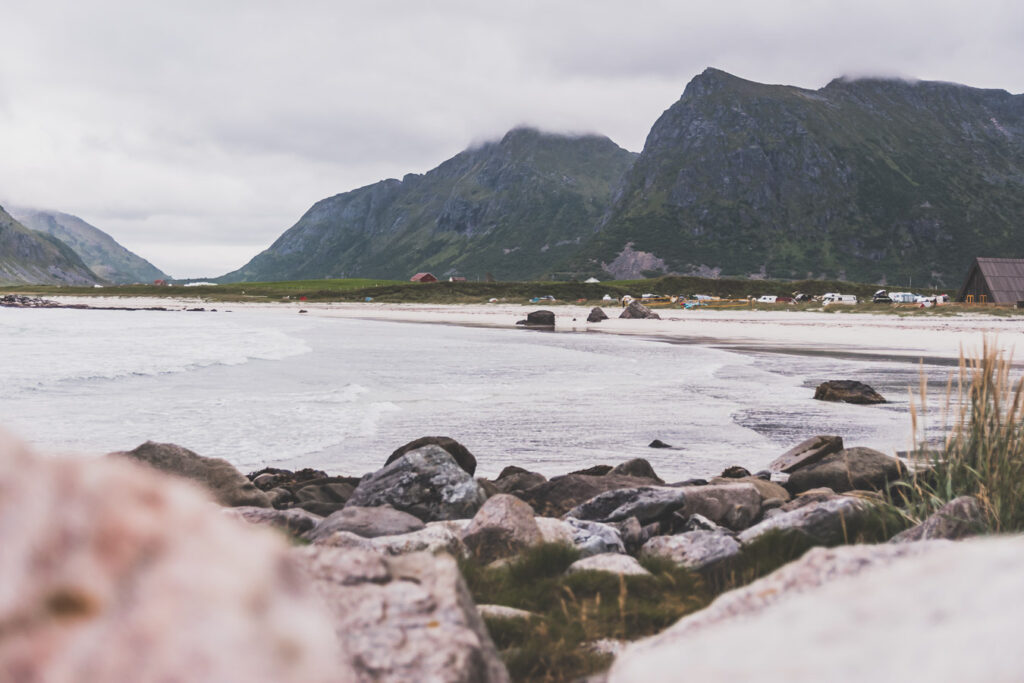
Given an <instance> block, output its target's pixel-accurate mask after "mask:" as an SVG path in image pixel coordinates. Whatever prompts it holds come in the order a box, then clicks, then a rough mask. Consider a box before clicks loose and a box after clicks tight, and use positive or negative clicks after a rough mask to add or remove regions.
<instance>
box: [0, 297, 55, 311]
mask: <svg viewBox="0 0 1024 683" xmlns="http://www.w3.org/2000/svg"><path fill="white" fill-rule="evenodd" d="M0 306H6V307H7V308H59V307H60V304H59V303H57V302H56V301H50V300H49V299H41V298H39V297H35V296H21V295H20V294H4V295H3V296H0Z"/></svg>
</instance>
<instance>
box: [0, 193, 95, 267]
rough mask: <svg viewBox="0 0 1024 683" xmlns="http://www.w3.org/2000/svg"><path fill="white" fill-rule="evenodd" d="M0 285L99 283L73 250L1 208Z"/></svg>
mask: <svg viewBox="0 0 1024 683" xmlns="http://www.w3.org/2000/svg"><path fill="white" fill-rule="evenodd" d="M0 282H8V283H26V284H58V285H78V286H82V285H85V286H88V285H95V284H99V283H100V279H99V278H98V277H97V276H96V274H95V273H93V272H92V271H91V270H89V267H88V266H86V265H85V263H83V262H82V259H81V257H79V256H78V254H76V253H75V252H74V250H73V249H71V247H69V246H68V245H66V244H64V243H63V242H61V241H60V240H59V239H57V238H56V237H53V236H52V235H48V234H46V233H42V232H37V231H35V230H29V229H28V228H26V227H25V226H24V225H22V224H21V223H19V222H18V221H16V220H15V219H14V218H13V217H12V216H11V214H9V213H7V211H5V210H4V208H3V207H0Z"/></svg>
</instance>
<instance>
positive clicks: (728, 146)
mask: <svg viewBox="0 0 1024 683" xmlns="http://www.w3.org/2000/svg"><path fill="white" fill-rule="evenodd" d="M991 255H999V256H1014V257H1022V256H1024V95H1010V94H1009V93H1007V92H1005V91H1001V90H980V89H976V88H969V87H965V86H960V85H955V84H948V83H934V82H906V81H896V80H886V79H863V80H845V79H838V80H835V81H833V82H831V83H829V84H828V85H827V86H825V87H824V88H822V89H820V90H817V91H811V90H803V89H800V88H795V87H788V86H778V85H762V84H759V83H753V82H750V81H745V80H742V79H739V78H736V77H734V76H731V75H729V74H726V73H724V72H722V71H718V70H715V69H708V70H707V71H705V72H704V73H702V74H701V75H700V76H698V77H696V78H695V79H693V81H691V82H690V83H689V85H687V87H686V90H685V92H684V93H683V95H682V97H681V98H680V99H679V100H678V101H677V102H676V103H675V104H674V105H673V106H672V107H671V108H669V109H668V110H667V111H666V112H665V113H664V114H663V115H662V116H661V118H659V119H658V121H657V122H656V123H655V125H654V127H653V128H652V130H651V132H650V135H649V136H648V138H647V141H646V144H645V146H644V150H643V152H642V153H641V155H640V157H639V158H638V159H637V161H636V163H635V164H634V165H633V167H632V168H631V169H630V171H629V172H628V173H627V174H626V176H625V177H624V179H623V183H622V185H621V186H620V187H619V188H618V190H617V191H616V198H615V201H614V203H613V206H612V207H611V209H610V210H609V212H608V214H607V215H606V216H605V217H604V219H603V220H602V222H601V224H600V227H599V232H598V233H597V234H596V235H595V237H594V239H593V240H592V241H591V242H590V243H589V244H587V245H586V246H585V247H584V249H583V250H582V252H581V253H580V255H579V256H578V257H577V258H576V259H575V262H574V264H575V267H576V268H577V269H579V270H588V269H593V268H594V267H596V266H601V267H603V268H605V269H606V270H607V271H608V272H610V273H612V274H614V275H615V276H617V277H620V278H625V277H637V276H639V275H640V274H641V273H644V272H646V273H650V272H652V271H655V272H674V273H681V274H700V275H718V274H721V275H739V276H752V277H763V276H768V277H775V278H804V277H836V278H840V279H851V280H859V281H867V282H886V281H888V282H890V283H895V282H899V283H905V282H906V281H907V280H908V278H912V279H913V282H914V283H920V284H921V285H925V284H934V285H945V286H950V285H953V284H956V283H957V282H959V280H960V278H962V277H963V274H964V273H965V272H966V270H967V267H968V265H969V264H970V262H971V260H972V259H973V258H974V257H975V256H991Z"/></svg>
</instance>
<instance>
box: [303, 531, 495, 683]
mask: <svg viewBox="0 0 1024 683" xmlns="http://www.w3.org/2000/svg"><path fill="white" fill-rule="evenodd" d="M294 554H295V556H296V557H297V558H298V559H299V560H300V561H301V563H302V564H303V567H304V570H305V573H306V574H307V575H308V576H309V578H310V580H311V581H312V583H313V585H314V587H315V588H316V590H317V591H318V592H319V593H320V595H321V596H322V598H323V600H324V602H325V603H326V605H327V607H328V608H329V609H330V612H331V614H332V615H333V618H334V632H335V633H336V634H337V642H338V645H339V647H340V649H341V668H340V670H339V671H338V676H337V680H346V681H347V680H351V681H395V682H399V681H401V682H403V683H404V682H405V681H458V682H461V683H475V682H476V681H480V682H481V683H504V682H505V681H508V680H509V678H508V672H507V671H506V670H505V665H504V664H502V662H501V660H500V659H499V658H498V653H497V650H496V649H495V647H494V643H493V642H492V641H491V637H490V636H489V635H488V633H487V628H486V627H485V626H484V622H483V619H482V618H481V617H480V615H479V613H478V612H477V609H476V605H474V604H473V599H472V597H471V596H470V594H469V591H468V590H467V588H466V584H465V582H464V581H463V580H462V575H461V574H460V573H459V568H458V566H457V565H456V564H455V560H453V559H452V558H451V557H448V556H447V555H431V554H427V553H418V554H414V555H407V556H402V557H382V556H380V555H377V554H375V553H369V552H360V551H358V550H351V549H349V550H343V549H340V548H331V547H327V546H322V545H312V546H307V547H305V548H297V549H296V550H295V551H294ZM292 680H300V679H292Z"/></svg>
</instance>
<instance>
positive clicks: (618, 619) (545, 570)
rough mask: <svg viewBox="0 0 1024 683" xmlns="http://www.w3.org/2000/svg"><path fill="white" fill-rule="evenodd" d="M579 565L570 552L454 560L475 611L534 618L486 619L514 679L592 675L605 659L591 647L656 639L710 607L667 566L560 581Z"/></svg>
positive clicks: (543, 550) (692, 581) (692, 582)
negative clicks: (512, 611)
mask: <svg viewBox="0 0 1024 683" xmlns="http://www.w3.org/2000/svg"><path fill="white" fill-rule="evenodd" d="M578 558H579V552H578V551H577V550H576V549H575V548H573V547H571V546H567V545H563V544H543V545H539V546H536V547H534V548H532V549H530V550H527V551H525V552H524V553H522V554H521V555H520V556H519V557H517V558H516V559H514V560H513V561H511V562H509V563H508V564H505V565H502V566H497V567H495V566H485V565H481V564H480V563H479V562H477V561H475V560H473V559H464V560H460V568H461V569H462V574H463V576H464V577H465V579H466V583H467V585H468V586H469V589H470V592H471V593H472V595H473V598H474V600H475V601H476V602H477V604H499V605H506V606H508V607H515V608H518V609H523V610H527V611H529V612H531V613H533V614H534V615H535V616H534V617H533V618H530V619H525V620H523V619H505V618H498V619H495V618H488V619H485V621H486V623H487V627H488V630H489V631H490V633H491V637H492V638H493V639H494V642H495V645H496V646H497V647H498V649H499V651H500V652H501V655H502V659H503V660H504V661H505V664H506V666H507V667H508V669H509V673H510V674H511V675H512V678H513V680H517V681H525V680H530V681H562V680H573V679H575V678H579V677H582V676H587V675H590V674H593V673H596V672H598V671H601V670H603V669H605V668H607V666H608V664H609V663H610V661H611V658H610V656H609V655H607V654H602V653H600V652H597V651H596V650H595V649H594V648H593V647H591V646H590V644H592V643H594V642H595V641H599V640H601V639H615V640H626V639H629V640H633V639H635V638H639V637H642V636H645V635H651V634H654V633H657V632H659V631H661V630H663V629H665V628H667V627H668V626H670V625H672V624H673V623H675V622H676V621H677V620H679V618H680V617H682V616H684V615H686V614H689V613H691V612H694V611H696V610H698V609H701V608H703V607H705V606H706V605H707V604H708V603H709V602H710V601H711V597H712V596H711V594H710V592H709V591H708V589H707V587H706V586H705V584H704V581H703V580H702V579H701V577H700V576H699V575H697V574H695V573H693V572H690V571H687V570H686V569H683V568H681V567H679V566H678V565H676V564H674V563H672V562H669V561H665V560H644V561H643V564H644V565H645V568H646V569H647V570H648V571H650V572H651V575H650V576H621V575H616V574H611V573H608V572H593V571H585V572H575V573H572V574H566V573H565V570H566V569H568V567H569V565H571V564H572V563H573V562H574V561H575V560H576V559H578Z"/></svg>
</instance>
